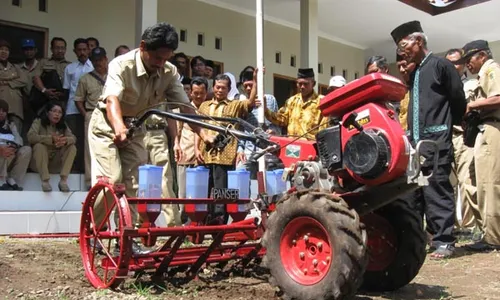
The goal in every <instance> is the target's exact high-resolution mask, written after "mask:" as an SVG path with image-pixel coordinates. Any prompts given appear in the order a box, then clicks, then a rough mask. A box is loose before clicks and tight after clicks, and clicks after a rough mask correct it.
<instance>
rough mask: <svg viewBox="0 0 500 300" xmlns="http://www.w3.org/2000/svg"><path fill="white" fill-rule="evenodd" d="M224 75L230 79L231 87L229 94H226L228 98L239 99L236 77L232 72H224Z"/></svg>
mask: <svg viewBox="0 0 500 300" xmlns="http://www.w3.org/2000/svg"><path fill="white" fill-rule="evenodd" d="M224 75H226V76H228V77H229V79H231V89H230V90H229V94H228V95H227V99H228V100H234V99H239V97H240V92H239V91H238V88H237V87H236V78H235V77H234V75H233V74H231V73H229V72H226V73H224Z"/></svg>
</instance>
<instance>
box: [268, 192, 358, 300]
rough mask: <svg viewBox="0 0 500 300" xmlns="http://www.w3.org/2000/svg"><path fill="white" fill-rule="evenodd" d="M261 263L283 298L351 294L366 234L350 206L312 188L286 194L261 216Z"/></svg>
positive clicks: (330, 299) (321, 299) (327, 299)
mask: <svg viewBox="0 0 500 300" xmlns="http://www.w3.org/2000/svg"><path fill="white" fill-rule="evenodd" d="M262 244H263V246H264V247H265V248H266V255H265V256H264V258H263V261H262V262H263V266H264V267H266V268H268V269H269V271H270V273H271V276H270V279H269V281H270V283H271V285H273V286H276V287H278V288H279V289H280V294H281V296H282V297H283V298H284V299H298V300H302V299H304V300H305V299H314V300H337V299H346V298H348V297H350V296H353V295H354V294H355V293H356V291H357V289H358V288H359V286H360V285H361V281H362V277H363V272H364V270H365V266H366V263H367V255H366V234H365V232H364V231H363V230H362V229H361V223H360V219H359V217H358V214H357V213H356V212H355V211H354V210H350V209H349V208H348V206H347V204H346V203H345V202H344V200H342V199H341V198H339V197H336V196H334V195H332V194H330V193H323V192H318V191H300V192H296V193H293V194H290V195H288V196H287V197H286V198H285V199H283V200H282V201H281V202H280V203H279V204H278V205H277V207H276V211H274V212H273V213H272V214H271V215H270V216H269V219H268V221H267V225H266V230H265V232H264V236H263V238H262Z"/></svg>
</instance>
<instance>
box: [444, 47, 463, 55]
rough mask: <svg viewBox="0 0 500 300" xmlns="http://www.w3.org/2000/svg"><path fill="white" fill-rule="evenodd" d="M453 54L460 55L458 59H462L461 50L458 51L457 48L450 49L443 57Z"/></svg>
mask: <svg viewBox="0 0 500 300" xmlns="http://www.w3.org/2000/svg"><path fill="white" fill-rule="evenodd" d="M454 53H458V54H460V57H462V50H461V49H458V48H452V49H450V50H448V51H446V54H445V55H444V57H446V56H448V55H452V54H454Z"/></svg>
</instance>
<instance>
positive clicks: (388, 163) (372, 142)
mask: <svg viewBox="0 0 500 300" xmlns="http://www.w3.org/2000/svg"><path fill="white" fill-rule="evenodd" d="M405 93H406V86H405V85H404V84H403V83H402V82H401V81H400V80H398V79H397V78H395V77H392V76H390V75H387V74H381V73H376V74H370V75H367V76H364V77H362V78H361V79H358V80H356V81H353V82H351V83H349V84H348V85H346V86H345V87H343V88H341V89H339V90H336V91H334V92H332V93H330V94H328V95H327V96H325V97H324V98H323V99H322V100H321V103H320V109H321V111H322V114H323V115H324V116H327V117H330V118H331V123H332V126H331V127H329V128H327V129H325V130H322V131H320V132H319V133H318V134H317V136H316V138H317V147H318V152H319V153H318V154H319V157H320V160H321V163H322V165H323V166H324V167H325V168H327V170H328V171H329V173H330V174H332V175H333V174H337V175H341V174H342V172H344V173H345V172H347V173H348V174H349V175H350V176H351V177H352V178H353V179H354V180H355V181H356V182H358V183H360V184H364V185H369V186H372V185H378V184H382V183H385V182H388V181H391V180H393V179H395V178H397V177H400V176H402V175H403V174H404V173H405V171H406V168H407V166H408V161H409V156H410V144H409V142H408V139H407V138H406V135H405V132H404V131H403V129H402V128H401V125H400V124H399V121H398V119H397V115H396V112H395V111H394V108H393V106H392V105H391V104H390V102H394V101H400V100H401V99H402V98H403V97H404V94H405Z"/></svg>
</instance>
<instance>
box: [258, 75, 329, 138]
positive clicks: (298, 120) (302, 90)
mask: <svg viewBox="0 0 500 300" xmlns="http://www.w3.org/2000/svg"><path fill="white" fill-rule="evenodd" d="M315 85H316V81H315V80H314V71H313V69H299V72H298V75H297V88H298V89H299V93H298V94H296V95H294V96H292V97H290V98H288V100H286V103H285V105H284V106H283V107H282V108H280V109H279V110H278V112H272V111H270V110H269V109H267V106H266V105H264V107H266V110H265V115H266V118H267V119H268V120H269V121H271V123H273V124H274V125H277V126H282V127H286V128H287V135H289V136H296V137H299V136H300V137H303V138H305V139H308V140H314V139H315V136H316V133H318V131H320V130H321V129H324V128H326V127H328V119H327V118H324V117H323V116H322V115H321V111H320V109H319V107H318V106H319V101H320V100H321V98H323V96H321V95H318V94H317V93H316V92H315V91H314V86H315Z"/></svg>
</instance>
